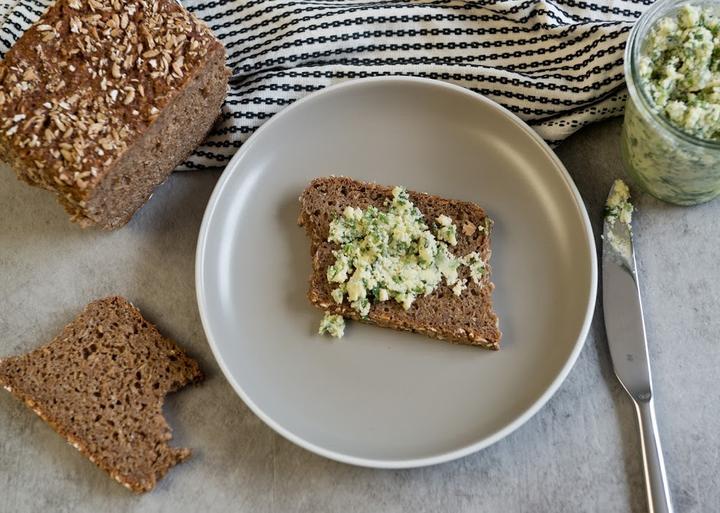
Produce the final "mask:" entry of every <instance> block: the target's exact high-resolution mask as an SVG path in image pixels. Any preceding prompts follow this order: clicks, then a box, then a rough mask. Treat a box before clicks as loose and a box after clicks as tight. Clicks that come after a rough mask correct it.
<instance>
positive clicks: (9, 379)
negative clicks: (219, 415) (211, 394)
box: [0, 297, 203, 492]
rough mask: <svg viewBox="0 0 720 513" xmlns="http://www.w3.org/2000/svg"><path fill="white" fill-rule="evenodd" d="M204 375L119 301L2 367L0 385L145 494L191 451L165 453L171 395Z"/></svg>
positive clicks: (104, 303) (102, 305) (98, 305)
mask: <svg viewBox="0 0 720 513" xmlns="http://www.w3.org/2000/svg"><path fill="white" fill-rule="evenodd" d="M202 377H203V375H202V372H201V371H200V368H199V366H198V364H197V362H195V361H194V360H193V359H192V358H190V357H189V356H187V355H186V354H185V353H184V352H183V350H182V349H180V348H179V347H178V346H177V345H176V344H175V343H174V342H173V341H172V340H169V339H167V338H165V337H163V336H162V335H161V334H160V333H159V332H158V331H157V329H156V328H155V327H154V326H153V325H152V324H150V323H149V322H147V321H146V320H145V319H144V318H143V317H142V315H141V314H140V312H139V310H138V309H137V308H135V307H134V306H133V305H131V304H130V303H129V302H127V301H126V300H125V299H123V298H121V297H109V298H105V299H100V300H97V301H94V302H93V303H90V304H89V305H88V306H87V307H85V309H84V310H83V311H82V312H81V313H80V314H79V315H78V316H77V317H76V318H75V320H74V321H73V322H71V323H70V324H68V325H67V326H66V327H65V328H64V329H63V330H62V332H61V333H60V334H59V335H58V336H57V337H55V338H54V339H53V340H52V341H51V342H50V343H49V344H47V345H45V346H42V347H40V348H38V349H35V350H34V351H32V352H30V353H27V354H24V355H21V356H15V357H10V358H4V359H0V385H2V386H3V387H4V388H5V389H7V390H8V391H10V392H11V393H12V394H13V395H15V396H16V397H18V398H19V399H20V400H22V401H24V402H25V404H27V406H28V407H30V408H31V409H32V410H34V411H35V413H37V414H38V415H39V416H40V417H42V418H43V419H44V420H45V421H47V423H48V424H50V426H52V427H53V429H55V431H57V432H58V433H59V434H60V435H61V436H63V437H64V438H65V439H66V440H67V441H68V442H69V443H70V444H71V445H73V446H74V447H75V448H76V449H78V450H79V451H80V452H82V453H83V454H84V455H85V456H87V457H88V458H89V459H90V460H91V461H92V462H93V463H95V464H96V465H97V466H98V467H100V468H101V469H103V470H105V471H106V472H108V473H109V474H110V476H111V477H113V478H114V479H116V480H117V481H119V482H120V483H121V484H123V485H124V486H126V487H127V488H129V489H131V490H133V491H135V492H146V491H148V490H151V489H152V488H153V487H154V486H155V484H156V482H157V481H158V480H159V479H160V478H162V477H163V476H164V475H165V473H167V471H168V470H169V469H170V468H171V467H172V466H173V465H175V464H177V463H179V462H181V461H183V460H184V459H186V458H187V457H188V456H190V450H189V449H184V448H175V447H170V446H168V444H167V442H168V441H169V440H170V439H171V438H172V436H171V430H170V427H169V426H168V424H167V422H166V421H165V418H164V417H163V415H162V405H163V401H164V398H165V395H167V394H168V393H169V392H173V391H175V390H178V389H179V388H182V387H183V386H185V385H187V384H188V383H194V382H198V381H200V380H201V379H202Z"/></svg>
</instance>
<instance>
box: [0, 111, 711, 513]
mask: <svg viewBox="0 0 720 513" xmlns="http://www.w3.org/2000/svg"><path fill="white" fill-rule="evenodd" d="M619 135H620V122H619V120H613V121H610V122H607V123H604V124H601V125H597V126H593V127H589V128H587V129H584V130H583V131H581V132H580V133H579V134H577V135H576V136H574V137H573V138H572V139H570V140H569V141H567V142H566V143H564V144H563V145H562V146H561V147H560V148H559V150H558V153H559V155H560V157H561V159H562V160H563V161H564V162H565V164H566V165H567V167H568V169H569V171H570V173H571V174H572V175H573V177H574V178H575V180H576V182H577V184H578V187H579V189H580V192H581V193H582V196H583V198H584V199H585V202H586V204H587V207H588V211H589V214H590V217H591V218H592V220H593V222H594V228H595V230H596V233H597V232H598V228H599V221H600V217H601V215H602V204H603V201H604V198H605V196H606V194H607V191H608V188H609V186H610V183H611V181H612V180H613V178H615V177H617V176H620V175H621V174H622V171H621V165H620V161H619V154H618V138H619ZM217 177H218V173H216V172H194V173H184V174H176V175H174V176H173V177H172V178H171V179H170V180H169V181H168V183H166V184H165V185H164V186H162V187H161V188H160V190H159V191H158V192H157V193H156V194H155V196H154V197H153V199H152V201H151V202H150V203H149V204H148V205H147V206H146V207H145V208H144V209H143V210H142V211H141V212H140V214H139V215H138V216H136V218H135V219H134V220H133V221H132V222H131V223H130V225H128V226H127V227H125V228H124V229H122V230H120V231H117V232H113V233H105V232H97V231H86V232H83V231H81V230H80V229H79V228H77V227H75V226H73V225H70V224H69V223H68V222H67V219H66V218H65V216H64V215H63V213H62V212H61V209H60V208H59V207H58V206H57V205H56V204H55V202H54V200H52V198H51V197H50V196H49V195H48V194H47V193H46V192H44V191H41V190H38V189H33V188H30V187H27V186H25V185H24V184H21V183H19V182H17V181H16V180H15V179H14V177H13V176H12V174H11V173H9V172H8V171H7V170H6V169H5V168H0V205H2V207H3V215H2V216H0V291H1V292H2V294H0V356H4V355H11V354H16V353H20V352H24V351H27V350H30V349H31V348H33V347H35V346H36V345H38V344H40V343H42V342H45V341H47V340H48V339H49V338H51V337H52V336H53V335H55V334H56V333H57V332H58V330H59V329H60V328H61V327H62V326H63V325H64V324H65V323H66V322H67V321H69V320H70V319H71V318H72V316H73V315H74V314H75V312H77V311H78V310H79V309H80V308H81V307H82V306H83V305H84V304H85V303H87V302H88V301H90V300H92V299H94V298H97V297H100V296H104V295H108V294H123V295H126V296H127V297H129V298H131V299H132V300H133V301H134V302H135V303H136V304H137V305H138V306H139V307H140V308H141V309H142V311H143V313H144V314H145V315H146V316H147V317H148V318H150V319H151V320H153V321H155V322H156V323H157V324H158V325H159V327H160V329H161V330H162V331H163V332H165V333H167V334H168V335H170V336H172V337H173V338H175V339H176V340H178V341H180V342H181V344H183V345H184V346H185V347H186V348H188V350H189V351H190V353H191V354H192V355H193V356H195V357H196V358H198V359H199V361H200V362H201V364H202V367H203V368H204V369H205V370H206V372H207V381H206V382H205V383H204V384H203V385H201V386H199V387H195V388H190V389H185V390H184V391H182V392H181V393H179V394H176V395H174V396H171V397H170V399H169V401H168V403H167V405H166V408H165V412H166V415H167V416H168V418H169V420H170V423H171V425H172V426H173V427H174V429H175V439H174V443H175V444H178V445H183V446H188V447H192V448H193V449H194V456H193V458H192V459H190V460H189V461H188V462H187V463H184V464H182V465H180V466H178V467H176V468H175V469H174V470H172V471H171V472H170V474H169V475H168V476H167V477H166V478H165V479H164V480H162V481H161V482H160V484H159V485H158V487H157V488H156V490H155V491H153V492H152V493H149V494H146V495H144V496H135V495H132V494H131V493H129V492H128V491H126V490H125V489H124V488H122V487H120V486H119V485H117V484H116V483H115V482H114V481H112V480H110V479H109V478H108V477H107V476H106V475H105V474H104V473H103V472H102V471H100V470H98V469H96V468H95V467H94V465H93V464H91V463H90V462H89V461H87V460H86V459H85V458H84V457H83V456H81V455H80V454H79V453H78V452H77V451H75V450H74V449H73V448H72V447H70V446H69V445H67V444H66V443H65V442H64V441H63V440H62V439H61V438H60V437H59V436H57V435H56V434H55V433H54V432H53V431H52V430H51V429H50V428H49V427H47V426H46V425H45V423H44V422H43V421H42V420H40V419H39V418H38V417H36V416H35V415H34V414H33V413H31V412H30V411H29V410H27V409H26V408H25V407H24V406H23V405H22V404H20V403H19V402H18V401H16V400H15V399H14V398H12V397H11V396H10V394H7V393H4V392H3V391H0V512H2V513H5V512H31V511H33V512H34V511H52V512H54V513H63V512H96V511H119V512H131V511H162V512H173V513H182V512H203V513H204V512H214V511H243V512H245V511H247V512H258V513H262V512H273V513H274V512H308V513H320V512H330V511H333V512H334V511H342V512H352V513H365V512H367V513H376V512H381V511H383V512H385V511H387V512H404V511H413V512H418V513H420V512H435V511H448V512H450V511H453V512H454V511H459V512H478V511H488V512H490V511H493V512H496V511H503V512H508V513H509V512H531V513H536V512H556V513H561V512H572V513H576V512H595V511H597V512H626V511H632V512H640V511H645V510H646V507H645V499H644V495H643V483H642V474H641V466H640V452H639V447H638V436H637V433H636V427H635V419H634V412H633V410H632V408H631V406H630V403H629V401H628V400H627V399H626V397H625V396H624V394H623V392H622V391H621V389H620V387H619V385H618V384H617V383H616V381H615V379H614V377H613V375H612V370H611V367H610V362H609V359H608V358H609V357H608V351H607V348H606V342H605V334H604V328H603V324H602V319H601V313H602V311H601V308H600V305H598V309H597V311H596V317H595V320H594V322H593V325H592V329H591V331H590V335H589V337H588V339H587V343H586V345H585V348H584V350H583V351H582V354H581V355H580V358H579V360H578V362H577V364H576V365H575V367H574V369H573V370H572V372H571V373H570V376H569V377H568V379H567V381H566V382H565V383H564V384H563V385H562V387H561V388H560V390H559V391H558V393H557V394H556V395H555V396H554V397H553V398H552V399H551V400H550V402H549V403H548V405H547V406H546V407H545V408H543V409H542V410H541V411H540V413H538V414H537V415H536V416H535V417H534V418H532V419H531V420H530V421H529V422H528V423H527V424H525V425H524V426H523V427H521V428H520V429H519V430H517V431H516V432H515V433H513V434H512V435H510V436H509V437H507V438H506V439H504V440H502V441H501V442H499V443H497V444H495V445H494V446H492V447H490V448H488V449H486V450H484V451H482V452H480V453H477V454H475V455H473V456H469V457H467V458H464V459H462V460H459V461H455V462H452V463H447V464H443V465H438V466H435V467H430V468H424V469H417V470H409V471H384V470H383V471H379V470H370V469H363V468H355V467H351V466H347V465H343V464H339V463H335V462H332V461H329V460H326V459H323V458H321V457H319V456H315V455H313V454H311V453H309V452H306V451H304V450H303V449H300V448H298V447H296V446H294V445H292V444H291V443H289V442H287V441H285V440H284V439H283V438H281V437H279V436H278V435H276V434H274V432H273V431H271V430H270V429H269V428H267V427H266V426H265V425H264V424H263V423H262V422H261V421H260V420H258V419H257V418H256V417H255V416H254V415H253V414H252V413H251V412H250V411H249V410H248V408H247V407H246V406H245V405H244V404H243V403H242V401H241V400H240V399H239V398H238V397H237V396H236V395H235V393H234V392H233V391H232V389H231V388H230V386H229V385H228V383H227V382H226V381H225V379H224V377H223V376H222V374H221V372H220V370H219V369H218V367H217V365H216V363H215V361H214V360H213V357H212V355H211V353H210V349H209V347H208V345H207V342H206V340H205V337H204V335H203V331H202V327H201V325H200V320H199V317H198V312H197V307H196V303H195V291H194V269H193V266H194V260H195V258H194V250H195V242H196V237H197V233H198V228H199V225H200V221H201V218H202V214H203V209H204V206H205V204H206V202H207V199H208V197H209V195H210V193H211V191H212V188H213V185H214V184H215V182H216V180H217ZM638 207H639V212H638V214H637V222H636V227H635V231H636V235H637V246H638V251H639V260H640V263H639V266H640V273H641V279H642V289H643V293H644V301H645V305H646V312H647V325H648V337H649V340H650V344H651V348H650V352H651V357H652V363H653V370H654V374H655V383H656V395H657V410H658V415H659V424H660V430H661V434H662V439H663V442H664V445H665V455H666V461H667V466H668V474H669V479H670V484H671V488H672V493H673V496H674V499H675V504H676V511H677V512H678V513H689V512H709V511H716V510H717V509H718V505H719V504H720V488H719V487H717V486H716V482H717V474H718V470H719V468H718V467H719V463H718V462H719V461H720V430H718V428H717V426H718V422H719V421H720V394H718V393H717V379H718V371H717V369H718V368H719V367H720V350H719V348H718V341H717V333H718V332H719V331H720V318H719V317H718V315H717V312H718V306H719V305H720V280H719V279H718V276H719V275H720V271H719V267H718V258H717V255H718V252H719V250H720V223H719V222H717V219H719V218H720V201H716V202H712V203H710V204H707V205H702V206H698V207H693V208H679V207H672V206H669V205H665V204H662V203H660V202H658V201H656V200H654V199H653V198H651V197H648V196H643V195H641V196H639V201H638Z"/></svg>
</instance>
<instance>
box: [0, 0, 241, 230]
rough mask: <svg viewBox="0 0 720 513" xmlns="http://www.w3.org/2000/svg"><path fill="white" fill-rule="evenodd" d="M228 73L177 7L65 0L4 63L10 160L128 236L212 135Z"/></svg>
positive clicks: (80, 210)
mask: <svg viewBox="0 0 720 513" xmlns="http://www.w3.org/2000/svg"><path fill="white" fill-rule="evenodd" d="M228 76H229V73H228V70H227V69H226V67H225V50H224V48H223V46H222V45H221V44H220V42H219V41H218V40H217V39H215V37H214V36H213V35H212V33H211V31H210V29H209V28H208V27H207V26H206V25H205V24H204V23H203V22H201V21H200V20H198V19H197V18H196V17H195V16H194V15H192V14H191V13H189V12H188V11H187V10H185V9H184V8H183V7H181V6H179V5H178V4H177V2H175V1H174V0H57V1H56V2H55V3H54V4H53V5H52V6H51V7H50V8H49V9H48V10H47V11H46V12H45V13H44V14H43V15H42V17H41V18H40V19H39V20H38V21H37V22H36V23H35V24H34V25H32V26H31V27H30V28H29V29H28V30H27V31H26V32H25V33H24V34H23V35H22V36H21V37H20V39H18V41H17V42H16V43H15V44H14V46H13V47H12V48H11V49H10V50H9V51H8V52H7V54H6V55H5V59H4V60H3V61H0V160H4V161H6V162H8V163H9V164H10V166H11V167H12V168H13V169H14V170H15V172H16V174H17V176H18V178H20V179H22V180H24V181H26V182H28V183H29V184H31V185H35V186H39V187H43V188H45V189H48V190H50V191H52V192H54V193H55V194H56V196H57V198H58V200H59V201H60V203H61V204H62V205H63V206H64V207H65V209H66V210H67V211H68V212H69V213H70V214H71V216H72V219H73V220H75V221H77V222H79V223H80V224H81V225H82V226H91V225H97V226H100V227H103V228H118V227H120V226H122V225H124V224H125V223H127V222H128V221H129V220H130V218H131V217H132V215H133V214H134V213H135V211H136V210H137V209H139V208H140V207H141V206H142V205H143V203H145V201H147V199H148V198H149V196H150V195H151V194H152V191H153V189H154V188H155V187H156V186H157V185H158V184H160V183H161V182H163V181H164V180H165V179H166V178H167V176H168V175H169V174H170V172H171V171H172V170H173V169H174V168H175V167H176V166H177V165H178V164H179V163H180V162H182V161H183V160H184V159H185V158H186V157H187V156H188V155H189V154H190V153H191V152H192V150H193V149H195V147H196V146H197V145H198V144H199V143H200V142H201V141H202V139H203V138H204V137H205V135H206V133H207V132H208V131H209V130H210V128H211V126H212V124H213V122H214V121H215V119H216V118H217V117H218V115H219V113H220V107H221V104H222V102H223V99H224V98H225V94H226V90H227V81H228Z"/></svg>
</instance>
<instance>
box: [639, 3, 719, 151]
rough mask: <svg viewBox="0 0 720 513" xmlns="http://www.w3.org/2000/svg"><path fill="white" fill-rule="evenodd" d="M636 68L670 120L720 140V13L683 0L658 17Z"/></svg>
mask: <svg viewBox="0 0 720 513" xmlns="http://www.w3.org/2000/svg"><path fill="white" fill-rule="evenodd" d="M638 71H639V74H640V79H641V87H642V88H643V90H644V91H645V93H646V95H647V96H648V97H649V98H650V99H651V101H652V102H653V103H654V105H655V108H656V109H657V110H658V112H659V113H661V114H662V115H664V116H665V117H666V118H667V119H668V120H669V121H670V122H671V123H672V124H674V125H675V126H677V127H678V128H680V129H681V130H683V131H684V132H686V133H688V134H690V135H693V136H696V137H699V138H702V139H714V140H720V18H718V17H717V16H716V15H715V14H714V13H713V12H712V11H711V10H710V9H707V8H705V9H703V8H699V7H696V6H692V5H684V6H682V7H681V8H680V9H679V10H678V12H677V13H676V14H675V15H673V16H667V17H665V18H662V19H660V20H659V21H658V22H657V24H656V25H655V26H654V27H653V29H652V30H651V31H650V33H649V34H648V36H647V39H646V41H645V43H644V46H643V50H642V55H641V57H640V59H639V61H638Z"/></svg>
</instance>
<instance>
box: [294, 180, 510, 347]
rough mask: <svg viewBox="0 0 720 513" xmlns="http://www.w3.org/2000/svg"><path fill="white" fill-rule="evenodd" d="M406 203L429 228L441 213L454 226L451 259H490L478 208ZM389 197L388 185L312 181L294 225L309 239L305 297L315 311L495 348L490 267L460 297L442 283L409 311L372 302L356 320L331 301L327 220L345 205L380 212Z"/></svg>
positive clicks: (419, 197) (487, 224)
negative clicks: (309, 265) (475, 256)
mask: <svg viewBox="0 0 720 513" xmlns="http://www.w3.org/2000/svg"><path fill="white" fill-rule="evenodd" d="M408 193H409V195H410V199H411V200H412V202H413V203H414V204H415V206H417V208H418V209H420V211H421V212H422V213H423V215H424V216H425V219H426V222H427V224H428V225H429V226H430V225H431V224H432V223H433V221H434V219H435V218H437V217H438V216H440V215H441V214H444V215H447V216H449V217H450V218H452V220H453V222H454V223H455V224H456V226H457V228H458V234H457V241H458V243H457V246H455V247H454V248H452V251H453V253H454V254H455V255H456V256H464V255H467V254H468V253H471V252H473V251H477V252H478V253H479V254H480V255H481V257H482V258H483V260H484V261H485V262H488V261H489V259H490V253H491V250H490V231H491V229H492V221H491V220H490V218H488V216H487V215H486V214H485V211H484V210H483V209H482V208H480V207H479V206H477V205H475V204H473V203H468V202H465V201H455V200H448V199H443V198H439V197H437V196H432V195H429V194H424V193H419V192H413V191H408ZM390 198H392V187H386V186H382V185H377V184H372V183H364V182H358V181H356V180H352V179H350V178H345V177H326V178H316V179H315V180H313V181H312V182H311V183H310V184H309V185H308V187H307V188H306V189H305V191H304V192H303V193H302V195H301V196H300V203H301V212H300V218H299V220H298V223H299V224H300V225H301V226H303V227H304V228H305V231H306V233H307V235H308V237H309V238H310V241H311V252H312V258H313V272H312V275H311V277H310V291H309V292H308V298H309V299H310V302H311V303H312V304H314V305H315V306H317V307H318V308H320V309H322V310H325V311H329V312H332V313H334V314H340V315H342V316H344V317H349V318H352V319H358V320H363V321H366V322H369V323H372V324H377V325H378V326H383V327H386V328H394V329H401V330H408V331H415V332H418V333H423V334H425V335H428V336H430V337H433V338H437V339H440V340H447V341H448V342H454V343H458V344H469V345H476V346H481V347H485V348H487V349H499V347H500V345H499V344H500V337H501V333H500V330H499V329H498V318H497V315H495V312H494V311H493V308H492V298H491V295H492V291H493V288H494V286H493V284H492V282H491V281H490V266H489V265H488V272H487V273H485V275H484V277H483V279H482V280H481V281H480V283H479V284H476V283H474V282H473V281H472V280H470V279H468V282H467V289H466V290H465V291H463V293H462V294H461V295H460V296H456V295H455V294H453V292H452V290H451V289H450V287H448V286H447V284H446V283H445V281H443V282H442V284H441V285H440V286H438V287H437V288H436V289H435V291H433V292H432V293H431V294H430V295H428V296H425V297H418V298H417V299H416V300H415V302H414V303H413V304H412V306H411V307H410V309H409V310H404V309H403V307H402V305H400V304H398V303H397V302H395V301H384V302H381V303H375V304H373V305H372V306H371V308H370V313H369V315H368V317H367V318H365V319H362V318H361V317H360V316H359V314H358V313H357V312H356V311H355V310H354V309H353V308H351V307H350V305H349V304H348V302H347V300H346V301H344V302H343V303H342V304H337V303H335V301H333V299H332V297H331V296H330V293H331V292H332V289H333V287H332V286H331V284H329V283H328V281H327V277H326V272H327V268H328V267H329V266H330V265H332V263H333V262H334V261H335V258H334V256H333V255H332V251H333V250H335V249H337V248H338V245H337V244H336V243H330V242H327V238H328V232H329V227H330V222H331V221H332V219H333V218H334V217H335V216H338V215H340V214H341V213H342V211H343V210H344V209H345V207H347V206H352V207H360V208H362V209H365V208H367V207H368V206H370V205H373V206H375V207H378V208H380V209H386V208H387V207H386V206H385V202H386V200H388V199H390ZM460 277H461V278H466V279H467V278H469V271H468V269H467V268H466V267H465V266H461V271H460Z"/></svg>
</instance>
